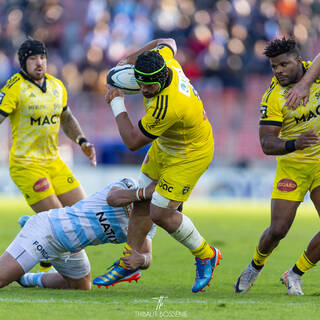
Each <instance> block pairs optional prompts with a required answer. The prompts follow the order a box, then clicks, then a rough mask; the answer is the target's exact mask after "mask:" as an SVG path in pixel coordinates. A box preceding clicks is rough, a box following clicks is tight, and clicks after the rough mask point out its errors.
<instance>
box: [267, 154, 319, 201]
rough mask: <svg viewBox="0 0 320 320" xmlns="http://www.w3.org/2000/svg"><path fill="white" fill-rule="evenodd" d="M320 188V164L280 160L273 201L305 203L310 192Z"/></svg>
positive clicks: (274, 183)
mask: <svg viewBox="0 0 320 320" xmlns="http://www.w3.org/2000/svg"><path fill="white" fill-rule="evenodd" d="M318 186H320V162H308V163H306V162H301V161H292V160H288V159H280V160H278V166H277V172H276V176H275V179H274V182H273V191H272V198H273V199H284V200H291V201H303V199H304V196H305V195H306V193H307V192H308V191H310V192H312V190H313V189H314V188H316V187H318Z"/></svg>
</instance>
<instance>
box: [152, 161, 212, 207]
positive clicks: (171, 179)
mask: <svg viewBox="0 0 320 320" xmlns="http://www.w3.org/2000/svg"><path fill="white" fill-rule="evenodd" d="M211 159H212V157H211V156H210V155H203V156H202V157H200V156H199V157H198V158H195V159H187V160H184V161H181V160H180V159H175V160H173V161H170V164H169V165H168V166H166V167H164V168H163V169H162V170H161V171H160V178H159V181H158V184H157V186H156V188H155V190H156V191H157V192H158V193H159V194H160V195H162V196H163V197H165V198H168V199H170V200H172V201H176V202H184V201H186V200H187V199H188V198H189V196H190V194H191V191H192V190H193V188H194V187H195V185H196V183H197V182H198V180H199V178H200V176H201V175H202V174H203V173H204V172H205V171H206V169H207V168H208V166H209V165H210V163H211ZM178 205H179V204H178ZM174 207H176V203H174Z"/></svg>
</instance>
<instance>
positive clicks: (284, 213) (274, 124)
mask: <svg viewBox="0 0 320 320" xmlns="http://www.w3.org/2000/svg"><path fill="white" fill-rule="evenodd" d="M264 53H265V55H266V56H267V57H268V58H269V61H270V64H271V68H272V71H273V73H274V77H273V78H272V81H271V85H270V87H269V88H268V90H267V91H266V93H265V94H264V96H263V98H262V102H261V119H260V129H259V134H260V143H261V147H262V150H263V151H264V153H265V154H267V155H277V156H278V157H277V161H278V166H277V172H276V176H275V179H274V184H273V191H272V199H271V224H270V226H269V227H268V228H267V229H266V230H265V231H264V232H263V233H262V235H261V238H260V241H259V244H258V246H257V248H256V250H255V252H254V254H253V258H252V261H251V262H250V264H249V265H248V267H247V268H246V269H245V270H244V271H243V272H242V274H241V275H240V277H239V278H238V280H237V282H236V283H235V286H234V291H235V292H238V293H240V292H247V291H248V290H249V289H250V288H251V287H252V286H253V284H254V282H255V280H256V279H257V277H258V276H259V275H260V273H261V271H262V269H263V267H264V265H265V263H266V261H267V259H268V257H269V256H270V254H271V253H272V251H273V249H274V248H276V247H277V246H278V244H279V242H280V240H281V239H283V238H284V237H285V236H286V234H287V233H288V231H289V229H290V227H291V225H292V223H293V221H294V218H295V215H296V211H297V209H298V207H299V205H300V203H301V202H302V201H303V199H304V196H305V195H306V193H307V192H308V191H309V192H310V197H311V200H312V202H313V203H314V206H315V208H316V209H317V211H318V214H319V215H320V162H319V160H320V144H319V136H318V133H319V131H320V121H319V116H320V105H319V99H320V97H319V90H320V77H319V75H320V55H318V56H317V57H316V58H315V60H314V62H313V63H312V66H311V63H310V62H305V61H302V58H301V56H300V53H299V51H298V49H297V47H296V42H295V40H294V39H285V38H282V39H276V40H274V41H271V43H270V44H269V45H268V46H267V47H266V48H265V52H264ZM307 70H308V71H307ZM298 81H299V83H298V84H297V85H296V86H295V87H294V88H292V86H293V85H294V83H296V82H298ZM309 87H310V96H309V101H308V103H307V100H308V99H307V98H306V96H307V95H308V94H309ZM291 88H292V90H290V89H291ZM299 88H300V89H299ZM297 89H298V90H297ZM299 90H301V95H300V92H299ZM306 92H307V93H306ZM300 98H303V102H304V104H305V105H303V104H299V103H300V102H301V101H300ZM286 99H288V101H286ZM296 106H298V107H297V108H296ZM279 136H280V137H279ZM319 259H320V235H319V233H318V234H317V235H316V236H314V237H313V239H312V240H311V242H310V243H309V245H308V248H307V250H306V251H305V252H303V253H302V255H301V256H300V258H299V259H298V261H297V262H296V264H295V265H294V266H293V267H292V268H291V269H290V270H288V271H286V272H285V273H284V274H283V275H282V276H281V281H282V282H283V283H284V284H285V285H286V287H287V292H288V294H289V295H303V292H302V289H301V276H302V275H303V274H304V273H305V272H306V271H308V270H309V269H311V268H312V267H313V266H314V265H315V264H316V263H317V262H318V261H319Z"/></svg>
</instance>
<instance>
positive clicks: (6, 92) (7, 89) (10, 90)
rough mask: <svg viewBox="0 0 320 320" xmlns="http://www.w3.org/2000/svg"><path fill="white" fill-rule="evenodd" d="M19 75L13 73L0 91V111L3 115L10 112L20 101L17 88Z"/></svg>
mask: <svg viewBox="0 0 320 320" xmlns="http://www.w3.org/2000/svg"><path fill="white" fill-rule="evenodd" d="M20 80H21V76H20V75H19V74H15V75H14V76H12V77H11V78H10V79H9V80H8V81H7V83H6V85H5V86H4V87H3V88H2V89H1V91H0V113H1V114H2V115H4V116H8V115H9V114H11V113H12V112H13V111H14V110H15V109H16V108H17V106H18V105H19V103H20V93H19V90H18V89H17V88H18V87H19V83H20Z"/></svg>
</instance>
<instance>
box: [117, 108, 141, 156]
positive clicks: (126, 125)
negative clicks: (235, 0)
mask: <svg viewBox="0 0 320 320" xmlns="http://www.w3.org/2000/svg"><path fill="white" fill-rule="evenodd" d="M116 123H117V127H118V131H119V134H120V136H121V139H122V141H123V142H124V144H125V145H126V146H127V147H128V149H129V150H131V151H136V150H139V149H140V148H141V147H142V146H141V145H140V142H139V140H138V137H136V135H135V133H134V127H133V125H132V123H131V121H130V119H129V116H128V113H126V112H122V113H120V114H119V115H118V116H117V117H116Z"/></svg>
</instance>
